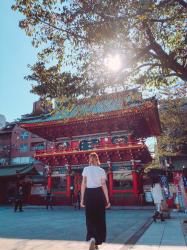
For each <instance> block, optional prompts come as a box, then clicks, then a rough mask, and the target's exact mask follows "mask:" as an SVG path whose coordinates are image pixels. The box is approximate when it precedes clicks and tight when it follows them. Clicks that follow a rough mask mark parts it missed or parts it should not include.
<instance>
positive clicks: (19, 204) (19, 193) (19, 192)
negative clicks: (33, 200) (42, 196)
mask: <svg viewBox="0 0 187 250" xmlns="http://www.w3.org/2000/svg"><path fill="white" fill-rule="evenodd" d="M18 208H19V211H20V212H23V187H22V186H21V185H19V187H18V189H17V194H16V199H15V207H14V211H15V212H16V211H17V209H18Z"/></svg>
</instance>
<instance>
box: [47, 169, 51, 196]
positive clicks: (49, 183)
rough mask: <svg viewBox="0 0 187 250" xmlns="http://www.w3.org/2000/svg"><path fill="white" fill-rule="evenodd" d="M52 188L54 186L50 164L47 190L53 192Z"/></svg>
mask: <svg viewBox="0 0 187 250" xmlns="http://www.w3.org/2000/svg"><path fill="white" fill-rule="evenodd" d="M51 188H52V176H51V166H49V169H48V175H47V191H48V192H51Z"/></svg>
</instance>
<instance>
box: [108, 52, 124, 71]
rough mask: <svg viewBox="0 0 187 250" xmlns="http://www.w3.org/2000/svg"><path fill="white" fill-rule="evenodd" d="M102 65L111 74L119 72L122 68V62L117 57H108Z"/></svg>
mask: <svg viewBox="0 0 187 250" xmlns="http://www.w3.org/2000/svg"><path fill="white" fill-rule="evenodd" d="M104 64H105V66H106V67H107V68H108V69H109V70H111V71H113V72H117V71H119V70H120V69H121V67H122V62H121V58H120V56H119V55H108V56H107V57H106V58H105V60H104Z"/></svg>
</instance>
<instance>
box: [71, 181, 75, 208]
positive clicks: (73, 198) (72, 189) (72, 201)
mask: <svg viewBox="0 0 187 250" xmlns="http://www.w3.org/2000/svg"><path fill="white" fill-rule="evenodd" d="M70 196H71V205H74V203H75V194H74V186H73V185H71V186H70Z"/></svg>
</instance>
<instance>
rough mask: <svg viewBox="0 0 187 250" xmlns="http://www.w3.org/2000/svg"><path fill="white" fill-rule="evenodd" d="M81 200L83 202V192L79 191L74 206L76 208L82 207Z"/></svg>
mask: <svg viewBox="0 0 187 250" xmlns="http://www.w3.org/2000/svg"><path fill="white" fill-rule="evenodd" d="M80 202H81V193H80V191H78V192H77V195H76V197H75V204H74V208H75V209H77V208H78V209H79V210H80V208H81V206H80Z"/></svg>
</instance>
